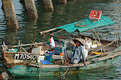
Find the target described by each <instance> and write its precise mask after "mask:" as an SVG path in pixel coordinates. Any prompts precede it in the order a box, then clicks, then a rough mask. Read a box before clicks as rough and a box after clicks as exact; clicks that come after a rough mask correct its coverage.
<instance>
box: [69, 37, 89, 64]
mask: <svg viewBox="0 0 121 80" xmlns="http://www.w3.org/2000/svg"><path fill="white" fill-rule="evenodd" d="M73 41H74V44H73V49H72V51H73V55H72V58H71V63H73V64H77V63H79V62H80V61H83V63H84V65H86V57H87V56H85V51H84V50H85V40H83V39H81V38H75V39H74V40H73Z"/></svg>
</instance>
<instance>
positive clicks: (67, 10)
mask: <svg viewBox="0 0 121 80" xmlns="http://www.w3.org/2000/svg"><path fill="white" fill-rule="evenodd" d="M53 1H55V2H54V10H55V11H54V12H45V11H44V8H43V4H42V0H35V3H36V7H37V11H38V15H39V18H38V19H37V20H33V19H32V20H31V19H28V18H27V13H26V10H25V7H24V5H23V4H21V3H19V0H13V3H14V6H15V12H16V15H17V18H18V23H19V30H18V31H16V32H11V31H9V30H7V25H6V21H5V17H4V13H3V11H2V10H1V9H0V44H1V42H2V40H7V41H9V42H11V43H12V44H14V43H16V42H17V41H18V40H21V42H22V43H30V42H32V37H33V34H34V31H35V30H45V29H50V28H53V27H57V26H61V25H64V24H68V23H72V22H74V21H78V20H80V19H84V18H86V17H88V14H89V12H90V11H91V10H101V11H103V15H104V16H108V17H110V18H111V19H112V20H113V21H114V22H115V24H114V25H113V26H105V27H101V28H97V29H95V30H96V31H97V32H100V34H101V35H104V36H108V37H109V39H110V40H113V39H114V38H115V35H114V34H115V28H114V26H116V27H117V28H118V32H119V33H120V34H121V27H120V25H121V0H77V1H76V2H73V1H68V3H67V4H66V5H60V4H58V3H57V1H56V0H53ZM1 6H2V4H1V0H0V7H1ZM86 34H87V35H88V34H90V33H87V32H86ZM102 38H104V37H102ZM104 39H105V38H104ZM40 40H41V38H40ZM40 79H41V78H40ZM42 79H48V78H47V77H46V78H42ZM52 79H55V78H52ZM62 79H67V80H71V79H74V80H76V79H82V80H84V79H85V80H90V79H95V80H97V79H104V80H107V79H119V80H120V79H121V57H120V58H119V61H118V62H117V65H115V66H114V67H111V68H108V69H103V70H98V71H90V72H84V73H81V72H77V73H76V74H75V75H73V76H72V75H68V76H67V77H65V78H62Z"/></svg>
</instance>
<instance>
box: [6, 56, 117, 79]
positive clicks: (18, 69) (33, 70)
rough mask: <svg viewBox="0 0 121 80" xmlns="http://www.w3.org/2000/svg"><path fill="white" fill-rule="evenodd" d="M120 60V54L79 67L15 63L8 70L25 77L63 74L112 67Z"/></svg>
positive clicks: (14, 74)
mask: <svg viewBox="0 0 121 80" xmlns="http://www.w3.org/2000/svg"><path fill="white" fill-rule="evenodd" d="M117 60H118V56H116V57H114V58H112V59H107V60H105V61H100V62H96V63H92V64H89V65H86V66H83V67H81V66H78V67H73V66H71V67H70V66H69V67H58V68H57V67H50V68H49V67H48V68H42V67H31V66H25V65H14V68H8V71H9V72H10V73H11V74H12V75H13V76H16V77H17V76H24V77H32V76H33V77H34V76H40V77H41V76H61V75H63V74H64V73H65V72H66V74H69V73H71V72H74V71H85V70H93V69H97V68H101V67H110V66H112V65H114V64H115V63H116V61H117Z"/></svg>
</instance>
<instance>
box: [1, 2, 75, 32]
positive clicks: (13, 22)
mask: <svg viewBox="0 0 121 80" xmlns="http://www.w3.org/2000/svg"><path fill="white" fill-rule="evenodd" d="M1 1H2V8H3V11H4V14H5V18H6V22H7V25H8V29H11V30H13V29H18V28H19V26H18V21H17V17H16V14H15V10H14V5H13V1H12V0H1ZM72 1H76V0H72ZM20 2H22V3H23V4H25V7H26V11H27V14H28V17H29V18H33V19H36V18H38V14H37V9H36V6H35V3H34V0H20ZM58 3H60V4H66V3H67V0H58ZM43 4H44V8H45V10H46V11H48V12H53V11H54V7H53V2H52V0H43Z"/></svg>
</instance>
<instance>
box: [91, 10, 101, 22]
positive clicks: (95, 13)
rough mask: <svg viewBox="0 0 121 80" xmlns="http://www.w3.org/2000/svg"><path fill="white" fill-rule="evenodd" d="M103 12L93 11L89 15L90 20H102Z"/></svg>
mask: <svg viewBox="0 0 121 80" xmlns="http://www.w3.org/2000/svg"><path fill="white" fill-rule="evenodd" d="M101 15H102V11H96V10H92V11H91V12H90V14H89V18H90V20H93V21H98V20H101Z"/></svg>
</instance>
